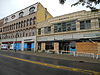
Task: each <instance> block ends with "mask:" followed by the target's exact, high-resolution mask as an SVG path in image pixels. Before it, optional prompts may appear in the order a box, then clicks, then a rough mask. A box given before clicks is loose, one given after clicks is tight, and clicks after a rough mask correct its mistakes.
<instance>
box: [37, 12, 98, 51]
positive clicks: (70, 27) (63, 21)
mask: <svg viewBox="0 0 100 75" xmlns="http://www.w3.org/2000/svg"><path fill="white" fill-rule="evenodd" d="M37 42H38V49H39V50H53V51H55V52H57V53H58V52H61V51H62V50H64V51H77V52H86V53H98V52H100V10H99V11H98V12H91V11H84V10H83V11H78V12H74V13H70V14H65V15H62V16H58V17H54V18H51V19H48V20H46V21H44V22H41V23H38V25H37Z"/></svg>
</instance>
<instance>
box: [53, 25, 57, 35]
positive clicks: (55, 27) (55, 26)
mask: <svg viewBox="0 0 100 75" xmlns="http://www.w3.org/2000/svg"><path fill="white" fill-rule="evenodd" d="M54 32H55V33H56V32H57V24H54Z"/></svg>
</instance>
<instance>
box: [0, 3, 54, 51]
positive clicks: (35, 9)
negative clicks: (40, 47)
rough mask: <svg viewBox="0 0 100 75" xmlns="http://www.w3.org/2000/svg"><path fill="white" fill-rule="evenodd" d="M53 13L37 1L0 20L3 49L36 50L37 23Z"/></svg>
mask: <svg viewBox="0 0 100 75" xmlns="http://www.w3.org/2000/svg"><path fill="white" fill-rule="evenodd" d="M51 17H52V15H51V14H50V13H49V12H48V11H47V9H46V8H44V7H43V6H42V5H41V4H40V3H35V4H33V5H31V6H29V7H26V8H25V9H22V10H20V11H17V12H15V13H13V14H11V15H9V16H7V17H5V18H3V19H2V20H0V43H1V49H6V50H7V49H15V50H22V51H23V50H30V51H31V50H36V49H35V48H36V25H37V23H39V22H42V21H44V20H47V19H49V18H51Z"/></svg>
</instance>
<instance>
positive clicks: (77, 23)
mask: <svg viewBox="0 0 100 75" xmlns="http://www.w3.org/2000/svg"><path fill="white" fill-rule="evenodd" d="M79 30H80V22H76V31H79Z"/></svg>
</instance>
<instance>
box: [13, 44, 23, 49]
mask: <svg viewBox="0 0 100 75" xmlns="http://www.w3.org/2000/svg"><path fill="white" fill-rule="evenodd" d="M21 46H22V45H21V43H15V44H14V49H16V50H21Z"/></svg>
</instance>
